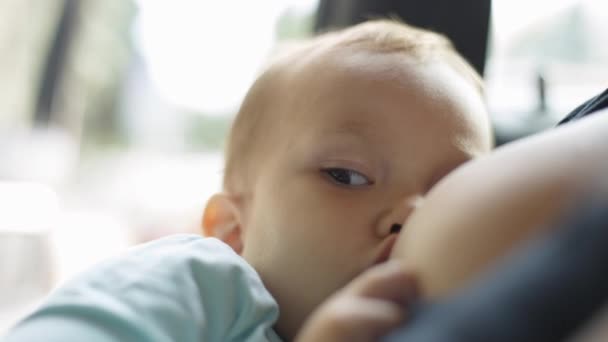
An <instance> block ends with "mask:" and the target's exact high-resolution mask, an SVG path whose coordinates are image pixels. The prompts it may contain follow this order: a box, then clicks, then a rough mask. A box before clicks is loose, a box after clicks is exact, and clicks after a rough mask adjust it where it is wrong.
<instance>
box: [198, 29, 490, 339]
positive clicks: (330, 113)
mask: <svg viewBox="0 0 608 342" xmlns="http://www.w3.org/2000/svg"><path fill="white" fill-rule="evenodd" d="M491 148H492V136H491V130H490V124H489V120H488V115H487V113H486V108H485V106H484V101H483V96H482V89H481V82H480V78H479V76H478V75H477V74H476V73H475V71H474V70H473V68H471V67H470V66H469V65H468V64H467V63H466V62H465V61H464V59H463V58H462V57H460V56H459V55H458V54H457V53H456V51H455V50H454V49H453V48H452V46H451V45H450V43H449V42H448V41H447V40H446V39H445V38H444V37H442V36H439V35H437V34H435V33H431V32H429V31H424V30H420V29H416V28H413V27H409V26H406V25H404V24H400V23H396V22H390V21H373V22H367V23H364V24H360V25H357V26H354V27H352V28H348V29H345V30H342V31H339V32H335V33H329V34H325V35H322V36H320V37H317V38H315V39H313V40H311V41H310V42H309V43H307V44H306V45H305V46H303V47H301V48H299V49H298V50H297V51H295V52H293V53H291V54H289V55H287V56H284V57H282V58H281V59H279V60H278V61H275V62H274V63H273V64H272V65H271V66H270V67H269V68H268V69H267V70H266V71H265V72H264V73H263V74H262V75H261V76H260V77H259V78H258V80H257V81H256V82H255V84H254V85H253V86H252V88H251V89H250V91H249V93H248V94H247V96H246V98H245V100H244V102H243V104H242V107H241V109H240V111H239V113H238V116H237V117H236V120H235V122H234V125H233V128H232V131H231V134H230V136H229V140H228V148H227V155H226V169H225V180H224V191H223V192H222V193H219V194H216V195H214V196H213V197H212V198H211V199H210V200H209V202H208V204H207V207H206V210H205V214H204V220H203V228H204V232H205V235H206V236H214V237H217V238H219V239H221V240H223V241H224V242H226V243H227V244H228V245H230V246H231V247H232V248H233V249H234V250H235V251H236V252H237V253H239V254H240V255H241V256H242V257H243V258H244V259H245V260H246V261H247V262H248V263H249V264H250V265H251V266H253V268H254V269H255V270H256V271H257V273H258V274H259V276H260V277H261V279H262V281H263V283H264V285H265V287H266V288H267V289H268V291H269V292H270V294H272V297H273V298H274V299H275V300H276V301H277V303H278V306H279V308H280V316H279V319H278V322H277V323H276V325H275V329H276V332H277V333H278V334H279V335H280V336H281V337H282V338H283V339H285V340H291V339H293V338H294V336H295V335H296V333H297V332H298V330H299V328H300V327H301V326H302V324H303V322H304V321H305V320H306V318H307V317H308V316H309V315H310V313H311V312H312V311H313V310H314V309H315V308H316V307H317V306H318V305H319V304H320V303H321V302H323V301H324V300H325V299H326V298H327V297H328V296H330V295H331V294H332V293H334V292H336V291H337V290H339V289H340V288H342V287H344V286H345V285H346V284H347V283H349V282H350V281H351V280H353V279H354V278H355V277H357V276H358V275H359V274H361V273H362V272H364V271H365V270H367V269H369V268H371V267H373V266H374V265H377V264H379V263H382V262H384V261H386V260H387V259H388V257H389V255H390V252H391V250H392V247H393V244H394V243H395V240H396V238H397V236H398V233H399V232H400V230H401V227H402V224H403V223H404V222H406V221H407V219H408V216H409V215H410V213H411V212H412V211H413V210H414V209H415V208H416V206H418V205H419V204H420V203H421V201H422V200H423V199H424V197H425V196H426V194H427V192H428V191H429V190H430V189H431V187H433V185H434V184H435V183H436V182H437V181H439V180H440V179H441V178H442V177H443V176H445V175H446V174H448V173H449V172H450V171H451V170H453V169H454V168H456V167H457V166H459V165H461V164H462V163H464V162H466V161H468V160H470V159H472V158H475V157H477V156H479V155H483V154H485V153H487V152H489V151H490V150H491Z"/></svg>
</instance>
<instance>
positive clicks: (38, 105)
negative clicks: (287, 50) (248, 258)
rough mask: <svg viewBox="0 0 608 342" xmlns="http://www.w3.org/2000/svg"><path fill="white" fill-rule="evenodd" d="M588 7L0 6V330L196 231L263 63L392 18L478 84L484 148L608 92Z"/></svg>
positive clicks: (432, 3) (318, 2)
mask: <svg viewBox="0 0 608 342" xmlns="http://www.w3.org/2000/svg"><path fill="white" fill-rule="evenodd" d="M606 13H608V2H606V1H604V0H535V1H529V0H495V1H493V2H490V0H471V1H467V2H460V1H450V0H425V1H422V0H419V1H415V0H410V1H403V0H402V1H387V0H384V1H371V0H367V1H363V0H360V1H359V0H327V1H325V0H268V1H246V0H224V1H211V0H174V1H163V0H137V1H135V0H103V1H101V0H0V81H1V82H0V333H1V332H2V331H3V329H6V327H8V325H9V324H11V323H12V322H14V321H15V319H16V318H18V317H19V316H20V315H22V314H23V313H24V312H26V311H27V310H29V309H30V308H31V307H32V306H33V305H35V303H36V302H37V301H38V300H39V299H40V298H41V297H42V296H43V295H44V294H46V293H47V292H48V291H49V290H50V289H52V287H53V286H55V285H56V284H57V283H59V282H61V281H62V280H63V279H65V278H66V277H69V276H71V275H73V274H74V273H75V272H78V271H79V270H81V269H82V268H84V267H86V266H88V265H90V264H92V263H94V262H96V261H98V260H100V259H101V258H104V257H107V256H110V255H112V254H115V253H119V252H120V251H122V250H124V249H125V248H127V247H128V246H130V245H133V244H135V243H140V242H144V241H148V240H150V239H152V238H156V237H160V236H164V235H167V234H171V233H198V232H199V226H200V217H201V214H202V209H203V206H204V204H205V201H206V199H207V198H208V197H209V195H211V194H212V193H213V192H214V191H217V190H219V189H220V183H221V176H222V148H223V143H224V137H225V135H226V133H227V130H228V128H229V125H230V122H231V119H232V117H233V116H234V114H235V112H236V110H237V109H238V106H239V104H240V101H241V99H242V97H243V95H244V94H245V92H246V90H247V88H248V87H249V85H250V84H251V82H252V81H253V79H254V78H255V76H256V74H257V73H258V72H259V71H260V68H261V66H262V65H263V64H264V62H265V61H266V60H267V59H268V58H269V56H272V54H274V53H277V51H280V50H281V49H282V48H284V47H286V46H289V44H291V43H293V42H297V41H298V40H301V39H305V38H306V37H309V36H311V35H313V34H314V33H315V32H318V31H323V30H326V29H329V28H333V27H343V26H347V25H351V24H354V23H356V22H360V21H362V20H365V19H367V18H370V17H377V16H397V17H400V18H402V19H404V20H405V21H406V22H409V23H412V24H415V25H419V26H424V27H427V28H430V29H434V30H438V31H440V32H442V33H444V34H446V35H447V36H449V37H450V38H451V39H452V40H453V41H454V42H455V45H456V47H457V48H458V49H459V50H460V51H461V53H462V54H463V55H465V57H467V58H468V59H469V61H470V62H471V63H472V64H473V65H474V66H475V67H476V68H477V70H478V71H479V72H481V73H482V74H483V75H484V78H485V80H486V82H487V100H488V106H489V109H490V113H491V115H492V120H493V122H494V127H495V131H496V138H497V143H498V144H502V143H505V142H508V141H511V140H515V139H518V138H520V137H523V136H526V135H528V134H532V133H534V132H537V131H540V130H543V129H547V128H549V127H551V126H554V125H555V124H556V123H557V122H558V121H559V119H560V118H561V117H563V116H564V115H565V114H567V113H568V112H569V111H570V110H572V109H573V108H574V107H575V106H577V105H578V104H580V103H581V102H582V101H584V100H586V99H587V98H589V97H591V96H594V95H596V94H597V93H599V92H600V91H602V90H603V89H605V88H606V87H608V37H607V33H606V32H608V24H607V23H608V22H607V21H606V20H605V18H602V15H603V16H605V14H606Z"/></svg>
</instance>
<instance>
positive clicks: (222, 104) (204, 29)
mask: <svg viewBox="0 0 608 342" xmlns="http://www.w3.org/2000/svg"><path fill="white" fill-rule="evenodd" d="M298 2H303V1H302V0H300V1H298ZM308 2H310V1H308ZM288 4H289V3H288V2H285V1H283V2H281V1H244V0H240V1H239V0H226V1H200V0H176V1H163V0H140V1H139V5H140V10H141V11H140V17H139V19H138V24H137V26H136V30H137V31H136V34H137V35H138V37H137V38H138V40H139V44H140V49H141V51H142V52H143V54H144V57H145V59H146V61H147V63H148V67H149V71H150V73H151V77H152V79H153V81H154V82H155V85H156V86H157V87H158V89H159V91H160V92H161V93H162V94H163V96H165V97H166V98H167V100H169V101H171V102H173V103H174V104H177V105H179V106H184V107H188V108H192V109H196V110H200V111H203V112H205V113H207V114H214V113H225V112H227V111H231V110H233V109H234V108H235V107H236V106H238V104H239V103H240V101H241V99H242V97H243V96H244V94H245V92H246V90H247V88H248V87H249V85H250V83H251V82H252V80H253V79H254V77H255V75H256V73H257V71H258V68H259V67H260V65H261V64H262V62H263V61H264V59H265V58H266V57H267V54H268V52H269V51H270V49H271V47H272V45H273V42H274V28H275V23H276V20H277V18H278V16H279V15H280V13H281V11H282V10H283V9H284V7H285V6H286V5H288Z"/></svg>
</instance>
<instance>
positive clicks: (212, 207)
mask: <svg viewBox="0 0 608 342" xmlns="http://www.w3.org/2000/svg"><path fill="white" fill-rule="evenodd" d="M240 209H241V208H240V205H239V201H238V198H237V197H235V196H232V195H230V194H228V193H224V192H221V193H217V194H215V195H213V196H212V197H211V198H210V199H209V201H208V202H207V206H206V207H205V212H204V213H203V234H204V235H205V236H209V237H215V238H218V239H220V240H222V241H224V242H225V243H226V244H227V245H229V246H230V247H232V249H233V250H234V251H235V252H237V253H238V254H241V252H242V251H243V236H242V229H241V213H240Z"/></svg>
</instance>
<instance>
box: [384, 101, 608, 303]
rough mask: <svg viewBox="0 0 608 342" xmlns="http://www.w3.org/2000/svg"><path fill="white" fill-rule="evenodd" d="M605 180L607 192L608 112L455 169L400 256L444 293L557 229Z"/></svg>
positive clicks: (435, 292)
mask: <svg viewBox="0 0 608 342" xmlns="http://www.w3.org/2000/svg"><path fill="white" fill-rule="evenodd" d="M602 170H603V172H602ZM600 178H602V179H601V180H603V181H604V186H603V191H604V192H606V193H608V186H606V185H607V183H608V182H607V180H608V179H607V178H608V110H603V111H602V112H598V113H597V114H595V115H593V116H590V117H588V118H585V119H583V120H580V121H578V122H575V123H572V124H569V125H566V126H562V127H559V128H557V129H555V130H552V131H549V132H546V133H542V134H538V135H536V136H534V137H531V138H526V139H522V140H520V141H517V142H515V143H512V144H509V145H506V146H504V147H502V148H499V149H497V150H496V151H495V152H493V153H492V154H491V155H489V156H487V157H483V158H480V159H477V160H474V161H472V162H469V163H467V164H465V165H463V166H462V167H460V168H458V169H457V170H455V171H454V172H453V173H452V174H450V175H448V176H447V177H446V178H445V179H443V180H442V181H441V182H440V183H439V184H437V186H436V187H435V188H434V189H432V190H431V192H430V193H429V194H428V196H427V198H426V201H425V203H424V205H423V206H422V207H420V208H419V210H417V211H416V212H415V213H414V214H413V215H412V216H411V218H410V219H409V220H408V222H407V223H406V225H405V229H404V230H403V232H402V235H401V237H400V239H399V241H398V243H397V245H396V247H395V249H394V251H393V257H396V258H398V259H401V260H402V261H403V262H404V263H405V264H406V265H407V267H408V269H413V270H414V271H415V272H416V273H417V274H418V276H419V277H420V279H419V280H420V285H421V290H422V292H423V294H424V295H425V296H429V297H436V296H440V295H444V294H446V293H448V292H449V291H450V290H452V289H456V288H459V287H461V286H462V285H465V284H466V283H467V282H469V281H470V280H471V279H472V278H473V277H474V275H476V274H478V273H480V272H481V271H483V270H485V269H487V267H488V266H489V265H491V264H492V262H493V261H495V260H496V259H497V258H499V257H501V256H503V255H504V254H506V253H507V252H508V251H509V250H510V249H511V248H513V246H514V245H516V244H517V242H520V241H522V240H526V239H528V238H530V237H531V236H532V235H533V234H536V233H538V232H539V231H541V230H543V228H545V227H550V226H551V223H553V222H555V221H557V220H559V218H560V216H561V215H563V213H564V212H565V211H567V209H568V208H569V207H570V206H571V205H572V204H573V201H576V199H577V198H578V196H579V195H580V194H581V192H584V191H585V190H588V189H589V188H590V187H597V185H596V184H595V182H598V181H601V180H600Z"/></svg>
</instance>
